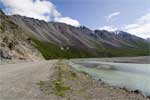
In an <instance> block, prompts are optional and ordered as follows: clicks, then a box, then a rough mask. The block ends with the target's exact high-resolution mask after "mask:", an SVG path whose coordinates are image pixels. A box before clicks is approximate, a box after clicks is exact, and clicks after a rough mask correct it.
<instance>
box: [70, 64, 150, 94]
mask: <svg viewBox="0 0 150 100" xmlns="http://www.w3.org/2000/svg"><path fill="white" fill-rule="evenodd" d="M70 64H71V65H72V67H74V68H75V69H76V70H79V71H82V72H86V73H88V74H89V75H90V76H92V77H93V78H94V79H96V80H99V79H101V80H102V81H104V82H105V83H108V84H110V85H112V86H117V87H125V88H127V89H129V90H140V91H141V92H143V94H145V95H150V64H131V63H111V62H97V61H81V62H80V61H77V62H74V63H72V62H70Z"/></svg>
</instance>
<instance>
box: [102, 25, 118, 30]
mask: <svg viewBox="0 0 150 100" xmlns="http://www.w3.org/2000/svg"><path fill="white" fill-rule="evenodd" d="M99 29H100V30H107V31H116V30H118V29H117V28H116V27H113V26H103V27H101V28H99Z"/></svg>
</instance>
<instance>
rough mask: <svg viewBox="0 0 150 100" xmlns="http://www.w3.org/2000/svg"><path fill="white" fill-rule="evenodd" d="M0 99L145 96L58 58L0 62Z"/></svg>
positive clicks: (127, 99) (132, 99)
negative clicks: (92, 75) (94, 78)
mask: <svg viewBox="0 0 150 100" xmlns="http://www.w3.org/2000/svg"><path fill="white" fill-rule="evenodd" d="M0 100H148V98H145V97H144V96H143V95H142V94H141V93H135V92H129V91H127V90H126V89H119V88H115V87H111V86H109V85H107V84H104V83H103V82H101V81H100V82H97V81H95V80H93V79H92V78H91V77H90V76H88V75H87V74H86V73H80V72H78V71H76V70H74V69H73V68H72V67H71V66H69V65H67V64H66V63H65V62H64V61H63V60H60V61H41V62H33V63H22V64H10V65H0Z"/></svg>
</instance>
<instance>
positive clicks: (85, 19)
mask: <svg viewBox="0 0 150 100" xmlns="http://www.w3.org/2000/svg"><path fill="white" fill-rule="evenodd" d="M32 3H33V4H34V5H32ZM25 4H27V5H25ZM2 5H3V6H2ZM20 5H23V6H20ZM30 5H31V9H29V10H28V11H27V10H26V11H25V9H28V8H30ZM42 6H44V7H42ZM26 7H28V8H26ZM0 8H2V9H4V11H5V12H6V13H7V14H20V15H24V16H28V17H34V18H37V19H42V20H46V21H57V22H64V23H67V24H71V25H74V26H79V25H85V26H87V27H89V28H91V29H93V30H94V29H106V30H109V31H114V30H123V31H127V32H130V33H132V34H135V35H138V36H141V37H144V38H147V37H150V31H149V29H148V28H147V27H150V0H34V2H33V0H0ZM14 9H15V10H14ZM22 9H23V10H22ZM32 9H33V10H32ZM39 9H43V10H40V11H39ZM19 10H20V11H19ZM49 10H50V11H49ZM30 12H31V13H30ZM36 12H37V13H36ZM43 13H44V14H43ZM41 14H42V15H41ZM45 15H46V16H45Z"/></svg>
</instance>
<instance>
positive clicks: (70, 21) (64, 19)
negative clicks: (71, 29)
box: [55, 17, 80, 27]
mask: <svg viewBox="0 0 150 100" xmlns="http://www.w3.org/2000/svg"><path fill="white" fill-rule="evenodd" d="M55 21H56V22H61V23H66V24H70V25H72V26H76V27H78V26H80V23H79V21H77V20H73V19H71V18H69V17H60V18H55Z"/></svg>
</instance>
